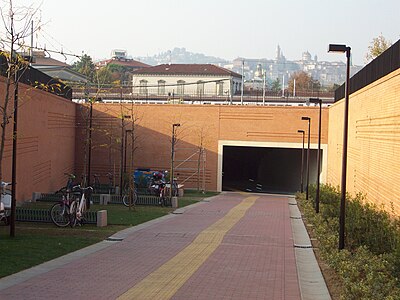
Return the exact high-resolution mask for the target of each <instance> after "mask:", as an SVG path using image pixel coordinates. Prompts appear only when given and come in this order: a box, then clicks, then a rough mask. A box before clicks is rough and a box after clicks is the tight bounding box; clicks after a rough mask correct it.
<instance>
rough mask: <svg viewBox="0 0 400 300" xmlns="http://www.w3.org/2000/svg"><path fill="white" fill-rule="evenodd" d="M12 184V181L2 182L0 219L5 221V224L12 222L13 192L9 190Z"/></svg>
mask: <svg viewBox="0 0 400 300" xmlns="http://www.w3.org/2000/svg"><path fill="white" fill-rule="evenodd" d="M10 184H11V182H4V181H2V182H1V198H0V221H3V222H4V223H5V225H8V224H9V223H10V222H9V219H10V208H11V192H10V191H9V190H7V186H9V185H10Z"/></svg>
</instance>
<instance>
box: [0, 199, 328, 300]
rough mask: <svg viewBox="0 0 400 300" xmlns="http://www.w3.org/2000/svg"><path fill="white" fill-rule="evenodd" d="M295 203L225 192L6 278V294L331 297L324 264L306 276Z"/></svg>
mask: <svg viewBox="0 0 400 300" xmlns="http://www.w3.org/2000/svg"><path fill="white" fill-rule="evenodd" d="M290 206H291V205H289V204H288V197H285V196H274V195H265V194H244V193H222V194H221V195H219V196H215V197H213V198H211V199H210V201H209V202H202V203H199V204H196V205H194V206H191V207H188V208H184V209H181V211H180V213H179V214H175V215H173V214H171V215H169V216H166V217H163V218H160V219H158V220H155V221H152V222H149V223H146V224H142V225H140V226H136V227H133V228H130V229H127V230H124V231H123V232H120V233H117V234H115V235H114V236H113V238H114V239H115V240H119V239H121V240H122V241H114V242H112V241H111V242H110V241H108V242H106V241H104V242H102V243H99V244H97V245H94V246H92V247H88V248H86V249H83V250H80V251H77V252H76V253H73V254H71V255H69V256H65V257H62V258H59V259H56V260H54V261H52V262H49V263H45V264H43V265H41V266H38V267H35V268H32V269H30V270H27V271H25V272H21V273H18V274H15V275H12V276H9V277H7V278H3V279H1V280H0V299H287V300H291V299H329V293H327V291H325V290H324V282H323V278H322V276H321V277H318V278H319V279H320V278H322V282H321V280H319V283H318V285H316V284H315V282H317V281H316V280H314V279H315V278H314V273H316V274H317V273H318V271H319V269H318V266H317V269H318V270H316V269H312V270H311V271H310V272H311V273H307V274H311V277H310V278H306V277H305V278H306V279H304V278H303V279H302V278H301V276H300V280H299V275H298V274H301V273H302V272H301V271H299V272H298V266H299V262H297V264H296V255H297V254H296V253H295V251H296V250H295V247H294V245H295V244H296V242H295V241H294V240H293V237H294V235H293V231H292V225H293V224H292V221H291V220H293V218H292V219H291V213H292V212H291V210H290V209H289V207H290ZM303 226H304V225H303ZM309 251H311V252H309V253H312V249H311V250H309ZM297 256H298V255H297ZM311 256H312V257H311V258H310V257H309V255H308V256H307V259H306V261H305V263H306V264H307V265H308V264H309V261H308V260H310V259H311V260H312V259H313V258H314V260H315V257H314V256H313V255H311ZM300 259H301V257H300ZM303 263H304V262H303ZM319 274H320V273H319ZM317 275H318V274H317ZM299 282H300V283H301V284H302V285H304V283H305V284H306V285H308V290H307V288H306V289H304V288H303V287H300V284H299ZM321 284H322V288H321ZM310 288H311V290H312V291H317V292H316V293H311V294H310V293H309V294H307V291H310ZM325 289H326V286H325ZM304 291H305V293H304ZM321 291H322V292H321ZM309 295H312V297H310V296H309ZM315 295H317V296H315ZM314 296H315V297H316V298H314Z"/></svg>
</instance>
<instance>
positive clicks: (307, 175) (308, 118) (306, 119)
mask: <svg viewBox="0 0 400 300" xmlns="http://www.w3.org/2000/svg"><path fill="white" fill-rule="evenodd" d="M301 119H302V120H303V121H308V142H307V143H308V146H307V174H306V199H307V200H308V185H309V182H310V135H311V132H310V130H311V118H310V117H301Z"/></svg>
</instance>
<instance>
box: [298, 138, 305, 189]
mask: <svg viewBox="0 0 400 300" xmlns="http://www.w3.org/2000/svg"><path fill="white" fill-rule="evenodd" d="M297 132H298V133H301V134H302V136H303V148H301V175H300V185H301V186H300V192H301V193H302V192H303V173H304V133H305V132H304V130H297Z"/></svg>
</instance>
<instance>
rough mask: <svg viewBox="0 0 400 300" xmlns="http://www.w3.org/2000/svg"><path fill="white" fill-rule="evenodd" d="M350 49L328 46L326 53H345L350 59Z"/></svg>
mask: <svg viewBox="0 0 400 300" xmlns="http://www.w3.org/2000/svg"><path fill="white" fill-rule="evenodd" d="M350 51H351V48H350V47H349V46H346V45H338V44H329V47H328V52H334V53H335V52H336V53H346V57H348V58H350Z"/></svg>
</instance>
